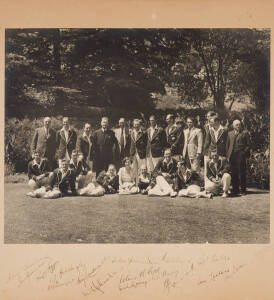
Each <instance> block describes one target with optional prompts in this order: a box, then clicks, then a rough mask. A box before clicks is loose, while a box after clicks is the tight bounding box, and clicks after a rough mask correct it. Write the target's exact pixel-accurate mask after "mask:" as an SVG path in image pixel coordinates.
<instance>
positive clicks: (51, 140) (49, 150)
mask: <svg viewBox="0 0 274 300" xmlns="http://www.w3.org/2000/svg"><path fill="white" fill-rule="evenodd" d="M34 151H38V152H39V153H40V154H41V156H42V157H46V158H47V159H49V160H51V161H52V160H53V159H54V158H55V152H56V133H55V131H54V130H53V129H52V128H50V129H49V134H48V136H46V131H45V128H44V127H41V128H37V129H36V130H35V132H34V136H33V139H32V143H31V152H32V153H33V152H34Z"/></svg>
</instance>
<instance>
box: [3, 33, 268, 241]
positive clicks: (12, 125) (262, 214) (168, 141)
mask: <svg viewBox="0 0 274 300" xmlns="http://www.w3.org/2000/svg"><path fill="white" fill-rule="evenodd" d="M4 172H5V177H4V180H5V183H4V193H5V197H4V243H5V244H186V243H191V244H206V243H211V244H268V243H270V29H267V28H233V29H232V28H203V29H202V28H201V29H199V28H195V29H191V28H168V29H167V28H143V29H142V28H134V29H132V28H131V29H125V28H123V29H118V28H116V29H114V28H20V29H19V28H17V29H16V28H13V29H5V168H4Z"/></svg>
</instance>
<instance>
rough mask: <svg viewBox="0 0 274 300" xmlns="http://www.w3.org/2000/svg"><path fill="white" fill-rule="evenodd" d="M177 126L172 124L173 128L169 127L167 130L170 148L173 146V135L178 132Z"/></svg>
mask: <svg viewBox="0 0 274 300" xmlns="http://www.w3.org/2000/svg"><path fill="white" fill-rule="evenodd" d="M176 129H177V128H176V125H175V124H172V125H171V126H167V127H166V128H165V132H166V139H167V143H168V144H169V146H171V144H172V138H171V135H172V133H173V132H174V131H176Z"/></svg>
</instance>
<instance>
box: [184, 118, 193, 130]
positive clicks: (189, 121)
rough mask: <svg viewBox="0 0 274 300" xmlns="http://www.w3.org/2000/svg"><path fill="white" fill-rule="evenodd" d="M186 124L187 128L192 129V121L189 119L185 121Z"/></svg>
mask: <svg viewBox="0 0 274 300" xmlns="http://www.w3.org/2000/svg"><path fill="white" fill-rule="evenodd" d="M186 124H187V127H188V128H192V127H193V121H192V120H191V119H187V121H186Z"/></svg>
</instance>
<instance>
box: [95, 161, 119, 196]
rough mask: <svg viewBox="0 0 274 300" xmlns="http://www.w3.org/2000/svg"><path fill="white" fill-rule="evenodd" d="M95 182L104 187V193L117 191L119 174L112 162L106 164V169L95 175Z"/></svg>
mask: <svg viewBox="0 0 274 300" xmlns="http://www.w3.org/2000/svg"><path fill="white" fill-rule="evenodd" d="M97 182H98V183H99V184H100V185H101V186H102V187H103V188H104V189H105V193H106V194H115V193H118V191H119V176H118V175H117V174H116V168H115V166H114V165H113V164H110V165H109V166H108V170H107V171H105V170H103V171H101V172H100V174H99V175H98V177H97Z"/></svg>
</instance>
